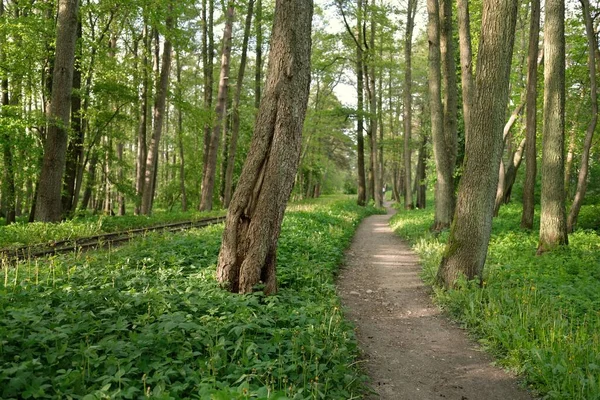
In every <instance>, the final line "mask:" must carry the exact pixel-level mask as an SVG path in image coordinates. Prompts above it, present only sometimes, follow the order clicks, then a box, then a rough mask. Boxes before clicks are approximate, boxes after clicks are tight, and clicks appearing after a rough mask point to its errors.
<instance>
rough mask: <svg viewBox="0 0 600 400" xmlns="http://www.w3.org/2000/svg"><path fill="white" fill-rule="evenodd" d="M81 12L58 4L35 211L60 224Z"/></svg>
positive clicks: (72, 1)
mask: <svg viewBox="0 0 600 400" xmlns="http://www.w3.org/2000/svg"><path fill="white" fill-rule="evenodd" d="M78 9H79V1H78V0H60V1H59V3H58V20H57V27H56V52H55V57H54V73H53V75H52V97H51V101H50V108H49V110H48V120H49V121H48V131H47V135H46V141H45V143H44V160H43V164H42V171H41V174H40V180H39V186H38V199H37V202H36V211H35V218H36V219H37V220H39V221H47V222H53V221H59V220H60V219H61V217H62V208H61V189H62V177H63V172H64V170H65V160H66V153H67V141H68V129H69V124H70V118H69V117H70V113H71V89H72V87H73V68H74V64H75V43H76V41H77V11H78Z"/></svg>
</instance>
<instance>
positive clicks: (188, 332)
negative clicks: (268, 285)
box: [0, 199, 375, 399]
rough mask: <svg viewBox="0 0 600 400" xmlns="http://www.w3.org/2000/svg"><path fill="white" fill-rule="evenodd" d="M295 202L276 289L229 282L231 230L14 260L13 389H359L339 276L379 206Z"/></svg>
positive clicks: (7, 351)
mask: <svg viewBox="0 0 600 400" xmlns="http://www.w3.org/2000/svg"><path fill="white" fill-rule="evenodd" d="M294 208H295V210H293V211H288V212H287V213H286V216H285V219H284V224H283V228H282V234H281V238H280V245H279V252H278V276H279V281H280V292H279V293H278V294H277V295H275V296H269V297H265V296H264V295H262V294H260V293H256V294H253V295H246V296H240V295H234V294H230V293H228V292H226V291H224V290H221V289H220V288H219V287H218V285H217V283H216V281H215V276H214V275H215V273H214V272H215V264H216V257H217V253H218V249H219V245H220V240H221V239H220V238H221V233H222V226H211V227H208V228H205V229H200V230H198V229H197V230H191V231H188V232H185V233H177V234H164V235H158V234H151V235H149V236H147V237H146V238H143V239H140V240H137V241H134V242H132V244H130V245H128V246H123V247H121V248H118V249H114V250H113V251H110V252H108V251H101V252H94V253H84V254H80V255H78V256H72V257H66V256H60V257H55V258H52V259H50V260H48V262H44V263H38V264H32V263H23V264H20V265H18V266H17V267H11V268H7V267H6V266H5V267H4V268H3V271H2V275H3V276H2V275H0V276H2V277H3V282H2V281H0V398H3V399H10V398H84V399H100V398H124V399H131V398H142V397H144V396H146V397H152V398H160V399H173V398H200V399H249V398H252V399H256V398H258V399H342V398H343V399H352V398H357V396H359V395H360V393H361V390H362V387H363V386H362V382H363V376H362V374H361V372H360V371H359V369H358V368H357V367H356V365H355V360H356V358H355V357H356V355H357V349H356V341H355V338H354V334H353V330H352V327H351V326H350V325H349V324H348V323H347V322H346V321H345V320H344V319H343V317H342V315H341V312H340V304H339V300H338V299H337V297H336V293H335V286H334V275H335V273H336V270H337V268H338V266H339V264H340V262H341V260H342V257H343V250H344V249H345V248H346V247H347V245H348V244H349V241H350V240H351V238H352V235H353V233H354V231H355V228H356V226H357V225H358V223H359V222H360V220H361V218H362V217H364V216H366V215H367V214H369V213H373V212H375V210H374V209H373V208H369V209H365V208H360V207H357V206H355V205H354V200H339V199H330V200H329V201H325V202H323V201H321V202H319V203H318V204H312V205H311V204H309V203H303V204H301V205H296V206H294ZM2 283H3V284H2Z"/></svg>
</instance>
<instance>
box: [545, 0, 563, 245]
mask: <svg viewBox="0 0 600 400" xmlns="http://www.w3.org/2000/svg"><path fill="white" fill-rule="evenodd" d="M545 6H546V7H545V8H546V17H545V24H544V127H543V133H542V170H541V173H542V194H541V214H540V240H539V244H538V254H541V253H543V252H545V251H549V250H552V249H553V248H555V247H557V246H559V245H565V244H568V237H567V216H566V209H565V188H564V173H565V168H564V147H565V143H564V140H565V19H564V17H565V2H564V0H546V3H545Z"/></svg>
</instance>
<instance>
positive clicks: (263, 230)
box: [217, 0, 313, 294]
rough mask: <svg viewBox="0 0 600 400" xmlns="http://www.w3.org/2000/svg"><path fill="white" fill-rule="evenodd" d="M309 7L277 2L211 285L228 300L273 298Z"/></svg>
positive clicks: (294, 159) (293, 163)
mask: <svg viewBox="0 0 600 400" xmlns="http://www.w3.org/2000/svg"><path fill="white" fill-rule="evenodd" d="M312 13H313V2H312V0H277V1H276V5H275V16H274V23H273V33H272V40H271V51H270V53H269V66H268V71H267V82H266V85H265V92H264V97H263V99H262V101H261V105H260V109H259V111H258V116H257V121H256V126H255V130H254V136H253V138H252V143H251V146H250V150H249V152H248V157H247V158H246V162H245V163H244V167H243V170H242V173H241V176H240V179H239V182H238V185H237V188H236V190H235V193H234V194H233V198H232V200H231V204H230V205H229V209H228V211H227V220H226V222H225V230H224V232H223V242H222V245H221V251H220V253H219V261H218V265H217V279H218V280H219V282H221V283H222V284H224V285H226V286H227V288H228V289H229V290H231V291H232V292H239V293H250V292H252V291H253V288H254V287H255V286H256V285H257V284H258V283H260V282H262V283H263V284H264V289H263V290H264V292H265V293H266V294H272V293H275V292H276V291H277V278H276V273H275V266H276V248H277V240H278V238H279V233H280V229H281V222H282V220H283V214H284V211H285V207H286V204H287V200H288V198H289V196H290V193H291V190H292V186H293V183H294V176H295V174H296V170H297V168H298V160H299V157H300V149H301V146H302V126H303V123H304V117H305V114H306V107H307V103H308V93H309V87H310V65H311V63H310V54H311V21H312Z"/></svg>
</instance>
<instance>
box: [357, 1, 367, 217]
mask: <svg viewBox="0 0 600 400" xmlns="http://www.w3.org/2000/svg"><path fill="white" fill-rule="evenodd" d="M362 12H363V2H362V0H357V11H356V29H357V32H358V40H357V43H356V97H357V106H356V113H357V116H356V152H357V171H358V200H357V202H358V205H359V206H364V205H365V204H366V203H367V187H366V179H365V139H364V129H365V127H364V73H363V71H364V63H363V48H362V38H363V34H362V31H363V30H362Z"/></svg>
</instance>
